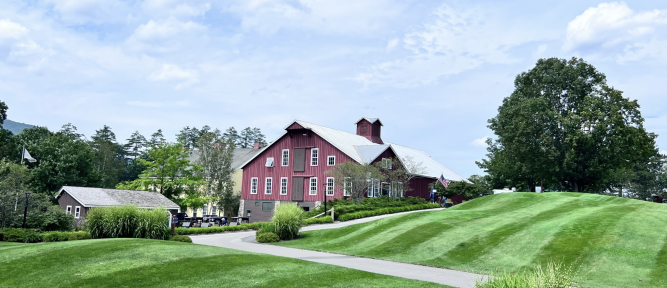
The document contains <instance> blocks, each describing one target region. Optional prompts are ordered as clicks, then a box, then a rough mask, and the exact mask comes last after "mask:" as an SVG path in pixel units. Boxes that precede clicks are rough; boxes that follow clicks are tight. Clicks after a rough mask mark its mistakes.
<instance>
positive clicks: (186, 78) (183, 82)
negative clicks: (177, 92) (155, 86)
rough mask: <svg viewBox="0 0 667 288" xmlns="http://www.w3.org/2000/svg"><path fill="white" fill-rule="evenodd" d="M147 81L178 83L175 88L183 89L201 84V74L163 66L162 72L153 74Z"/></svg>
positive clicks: (168, 65)
mask: <svg viewBox="0 0 667 288" xmlns="http://www.w3.org/2000/svg"><path fill="white" fill-rule="evenodd" d="M147 79H148V80H149V81H153V82H162V81H165V82H175V83H178V84H177V85H176V87H175V88H176V89H181V88H185V87H188V86H190V85H192V84H195V83H197V82H199V73H198V72H197V71H195V70H187V69H181V68H179V67H178V66H176V65H172V64H163V65H162V68H161V69H160V70H157V71H155V72H153V73H152V74H151V75H149V76H148V78H147Z"/></svg>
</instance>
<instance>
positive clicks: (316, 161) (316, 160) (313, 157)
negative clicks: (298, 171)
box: [310, 148, 320, 166]
mask: <svg viewBox="0 0 667 288" xmlns="http://www.w3.org/2000/svg"><path fill="white" fill-rule="evenodd" d="M313 154H315V155H313ZM319 162H320V149H319V148H313V149H310V166H317V165H318V164H320V163H319Z"/></svg>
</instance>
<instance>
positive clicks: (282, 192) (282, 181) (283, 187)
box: [280, 177, 287, 195]
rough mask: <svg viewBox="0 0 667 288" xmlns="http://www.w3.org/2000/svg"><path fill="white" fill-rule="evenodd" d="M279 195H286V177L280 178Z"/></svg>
mask: <svg viewBox="0 0 667 288" xmlns="http://www.w3.org/2000/svg"><path fill="white" fill-rule="evenodd" d="M280 195H287V177H280Z"/></svg>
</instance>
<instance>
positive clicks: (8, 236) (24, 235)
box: [0, 228, 43, 243]
mask: <svg viewBox="0 0 667 288" xmlns="http://www.w3.org/2000/svg"><path fill="white" fill-rule="evenodd" d="M42 239H43V236H42V233H39V230H36V229H21V228H10V229H2V230H0V241H7V242H23V243H37V242H42Z"/></svg>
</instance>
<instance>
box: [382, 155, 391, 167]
mask: <svg viewBox="0 0 667 288" xmlns="http://www.w3.org/2000/svg"><path fill="white" fill-rule="evenodd" d="M382 168H384V169H391V158H382Z"/></svg>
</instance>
